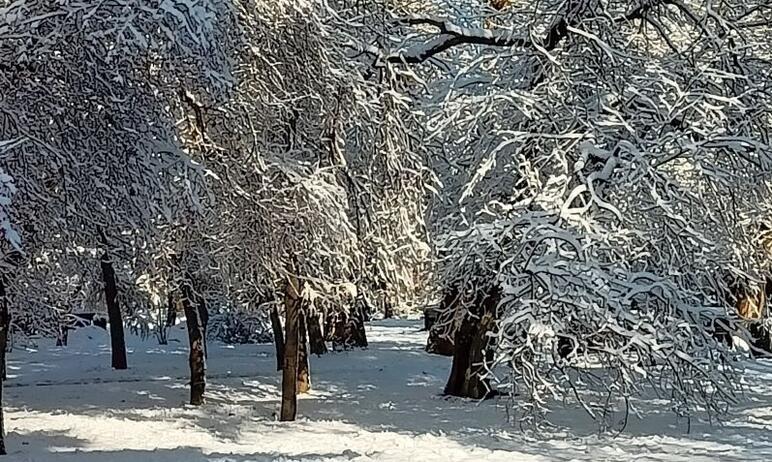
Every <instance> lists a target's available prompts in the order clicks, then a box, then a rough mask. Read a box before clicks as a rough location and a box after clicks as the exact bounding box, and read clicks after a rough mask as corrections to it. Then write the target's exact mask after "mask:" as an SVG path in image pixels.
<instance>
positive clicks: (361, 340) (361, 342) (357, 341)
mask: <svg viewBox="0 0 772 462" xmlns="http://www.w3.org/2000/svg"><path fill="white" fill-rule="evenodd" d="M365 310H366V308H365V306H364V305H363V304H362V303H357V304H356V305H355V306H354V309H353V310H352V311H351V317H350V319H349V325H350V326H351V327H350V329H351V341H350V343H351V345H352V346H353V347H357V348H367V331H366V330H365Z"/></svg>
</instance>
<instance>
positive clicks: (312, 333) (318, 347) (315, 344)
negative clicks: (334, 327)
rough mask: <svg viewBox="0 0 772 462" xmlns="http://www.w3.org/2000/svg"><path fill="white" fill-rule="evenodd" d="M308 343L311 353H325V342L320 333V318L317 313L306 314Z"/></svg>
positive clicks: (319, 354) (318, 354)
mask: <svg viewBox="0 0 772 462" xmlns="http://www.w3.org/2000/svg"><path fill="white" fill-rule="evenodd" d="M307 327H308V343H309V347H310V351H311V353H312V354H315V355H317V356H321V355H323V354H325V353H327V344H326V343H324V335H323V334H322V318H321V315H320V314H319V313H315V314H309V315H308V326H307Z"/></svg>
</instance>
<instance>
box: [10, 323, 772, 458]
mask: <svg viewBox="0 0 772 462" xmlns="http://www.w3.org/2000/svg"><path fill="white" fill-rule="evenodd" d="M419 323H420V321H397V320H385V321H377V322H374V323H373V324H371V325H369V326H368V336H369V340H370V348H368V349H366V350H359V351H353V352H343V353H331V354H328V355H325V356H322V357H320V358H316V357H312V363H311V369H312V383H313V391H312V393H310V394H309V395H305V396H303V397H302V398H301V400H300V402H299V405H298V408H299V416H300V418H299V420H298V421H296V422H292V423H282V422H277V421H276V415H277V412H278V409H279V398H280V388H279V381H280V374H279V373H278V372H276V367H275V366H276V362H275V357H274V349H273V346H272V345H242V346H228V345H222V344H215V343H213V344H211V345H210V346H209V360H208V375H209V382H208V385H207V402H206V404H205V405H204V406H201V407H197V408H196V407H191V406H188V405H186V400H187V398H188V387H187V379H188V377H187V374H188V371H187V340H186V335H185V332H184V331H183V330H182V327H181V326H178V327H176V328H175V329H174V332H173V333H172V334H171V336H170V337H171V338H172V341H171V342H170V344H169V345H167V346H159V345H157V342H156V341H155V339H153V338H149V339H147V340H141V339H139V338H137V337H132V336H129V337H128V344H129V366H130V369H129V370H127V371H113V370H111V369H110V367H109V362H110V351H109V338H108V336H107V333H106V332H105V331H103V330H101V329H98V328H88V329H81V330H79V331H76V332H75V333H73V334H71V337H70V345H69V346H68V347H65V348H57V347H54V346H53V345H52V343H49V342H48V341H40V342H39V344H38V348H36V349H21V348H17V349H15V350H14V351H13V352H12V353H10V357H9V380H8V382H6V388H5V404H6V430H7V432H8V435H7V445H8V449H9V456H8V457H7V459H6V460H9V461H41V462H48V461H73V462H75V461H77V462H81V461H83V462H94V461H110V462H122V461H127V462H128V461H131V462H134V461H163V462H170V461H175V462H176V461H183V462H199V461H207V462H247V461H256V462H263V461H358V462H359V461H362V462H363V461H394V462H405V461H420V462H434V461H441V462H452V461H470V462H472V461H475V462H476V461H507V462H512V461H531V460H557V461H569V460H593V461H598V460H625V461H626V460H646V461H657V460H661V461H665V460H667V461H687V460H688V461H690V462H695V461H714V460H728V461H755V460H758V461H764V460H772V431H770V430H772V365H770V364H769V363H767V362H764V361H757V362H753V363H749V365H748V367H749V370H748V375H747V377H746V380H747V382H748V391H747V394H746V397H745V398H746V400H745V401H744V402H743V403H742V404H741V405H740V406H739V407H738V408H737V409H736V410H735V411H734V412H733V413H732V414H731V415H730V416H729V417H728V418H725V419H724V420H723V422H722V423H721V424H715V423H714V424H712V425H711V424H710V423H709V422H702V421H696V420H692V422H691V425H690V426H688V425H687V423H686V422H684V421H683V420H678V419H677V418H676V417H675V416H674V415H673V414H672V413H669V412H667V411H666V410H663V409H657V410H656V412H655V408H654V407H653V406H650V410H651V412H644V415H643V419H641V420H639V419H636V418H634V417H631V418H630V422H629V423H628V425H627V427H626V429H625V431H624V432H623V433H622V434H621V435H620V436H618V437H616V438H614V437H613V435H603V436H598V435H597V434H596V430H595V428H596V427H593V426H592V425H590V424H588V422H587V417H586V416H583V415H582V414H581V412H579V411H577V410H575V409H570V408H568V407H566V409H565V412H561V411H556V412H555V414H554V415H553V416H552V417H553V419H552V420H553V421H556V422H559V423H560V426H559V427H556V428H555V429H554V430H550V431H549V432H539V433H538V434H534V433H532V432H524V431H522V430H521V429H520V428H519V427H518V426H516V425H513V424H511V423H509V422H508V413H507V412H506V406H505V402H504V401H503V400H490V401H485V402H476V401H469V400H461V399H455V398H451V399H447V398H444V397H442V396H441V395H440V393H441V391H442V387H443V385H444V382H445V379H446V375H447V373H448V370H449V367H450V358H446V357H441V356H432V355H428V354H426V353H425V352H424V351H423V346H424V343H425V340H426V333H425V332H421V331H419V327H420V326H419ZM644 404H646V403H644ZM649 404H651V403H649ZM644 410H645V408H644ZM687 429H688V431H687Z"/></svg>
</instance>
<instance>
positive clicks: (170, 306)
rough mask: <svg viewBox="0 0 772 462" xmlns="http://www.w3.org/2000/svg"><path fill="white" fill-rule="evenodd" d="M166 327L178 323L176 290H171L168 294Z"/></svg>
mask: <svg viewBox="0 0 772 462" xmlns="http://www.w3.org/2000/svg"><path fill="white" fill-rule="evenodd" d="M166 304H167V307H166V327H173V326H174V324H176V323H177V307H176V306H175V304H174V292H172V291H169V294H168V295H167V296H166Z"/></svg>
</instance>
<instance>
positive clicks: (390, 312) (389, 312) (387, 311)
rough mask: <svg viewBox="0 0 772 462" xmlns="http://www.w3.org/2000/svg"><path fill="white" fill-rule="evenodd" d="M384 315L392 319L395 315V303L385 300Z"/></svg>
mask: <svg viewBox="0 0 772 462" xmlns="http://www.w3.org/2000/svg"><path fill="white" fill-rule="evenodd" d="M383 317H384V319H391V318H393V317H394V305H392V304H391V302H389V301H386V302H383Z"/></svg>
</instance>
